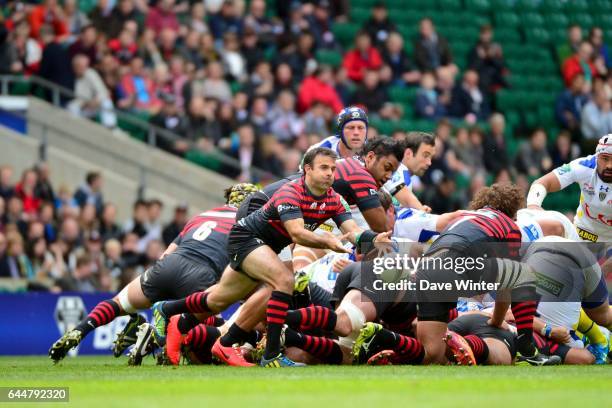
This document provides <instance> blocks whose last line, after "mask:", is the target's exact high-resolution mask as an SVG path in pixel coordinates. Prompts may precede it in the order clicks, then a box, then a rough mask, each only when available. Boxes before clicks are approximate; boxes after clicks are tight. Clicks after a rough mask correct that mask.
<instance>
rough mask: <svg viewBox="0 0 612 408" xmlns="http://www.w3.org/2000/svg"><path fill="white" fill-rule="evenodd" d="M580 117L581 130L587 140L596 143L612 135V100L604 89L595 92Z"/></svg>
mask: <svg viewBox="0 0 612 408" xmlns="http://www.w3.org/2000/svg"><path fill="white" fill-rule="evenodd" d="M580 117H581V126H580V128H581V130H582V136H583V137H584V138H585V139H587V140H590V141H595V142H596V141H597V140H598V139H599V138H600V137H601V136H602V135H607V134H608V133H612V111H610V99H609V98H608V95H607V93H606V91H605V90H604V89H596V90H595V93H594V95H593V99H592V100H591V101H590V102H588V103H587V104H586V105H584V107H583V108H582V113H581V115H580ZM591 150H592V149H591ZM591 150H586V149H585V150H584V151H586V152H589V151H591Z"/></svg>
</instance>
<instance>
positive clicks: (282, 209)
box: [276, 204, 298, 214]
mask: <svg viewBox="0 0 612 408" xmlns="http://www.w3.org/2000/svg"><path fill="white" fill-rule="evenodd" d="M297 209H298V207H296V206H295V205H291V204H281V205H279V206H278V207H276V211H278V213H279V214H280V213H282V212H285V211H290V210H297Z"/></svg>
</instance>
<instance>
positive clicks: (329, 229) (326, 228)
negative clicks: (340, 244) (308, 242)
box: [319, 224, 334, 232]
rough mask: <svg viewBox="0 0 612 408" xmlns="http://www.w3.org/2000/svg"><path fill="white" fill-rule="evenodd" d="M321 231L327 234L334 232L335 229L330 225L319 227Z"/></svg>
mask: <svg viewBox="0 0 612 408" xmlns="http://www.w3.org/2000/svg"><path fill="white" fill-rule="evenodd" d="M319 229H320V230H323V231H327V232H332V231H333V230H334V227H332V226H331V225H328V224H321V225H319Z"/></svg>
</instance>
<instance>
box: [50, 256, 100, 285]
mask: <svg viewBox="0 0 612 408" xmlns="http://www.w3.org/2000/svg"><path fill="white" fill-rule="evenodd" d="M92 269H93V268H92V261H91V258H90V257H89V255H87V254H82V255H80V256H79V257H78V258H77V259H76V265H75V268H74V270H73V271H72V273H70V274H69V275H68V276H65V277H64V278H62V279H59V280H58V281H57V285H58V286H59V287H60V288H61V289H62V290H63V291H71V292H83V293H94V292H95V291H96V283H95V280H94V276H93V271H92Z"/></svg>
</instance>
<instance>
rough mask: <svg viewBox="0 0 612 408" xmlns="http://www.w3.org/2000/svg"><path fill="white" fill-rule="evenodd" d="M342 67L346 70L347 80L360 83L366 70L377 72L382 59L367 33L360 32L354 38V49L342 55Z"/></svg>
mask: <svg viewBox="0 0 612 408" xmlns="http://www.w3.org/2000/svg"><path fill="white" fill-rule="evenodd" d="M342 65H343V66H344V68H346V71H347V75H348V77H349V79H351V80H352V81H355V82H361V81H362V80H363V78H364V75H365V71H366V70H368V69H369V70H377V69H379V68H381V67H382V58H381V56H380V54H379V52H378V50H377V49H376V48H374V47H373V46H372V40H371V39H370V35H369V34H368V32H367V31H360V32H359V33H357V37H356V38H355V48H354V49H353V50H351V51H349V52H347V53H346V54H345V55H344V60H343V61H342Z"/></svg>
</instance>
